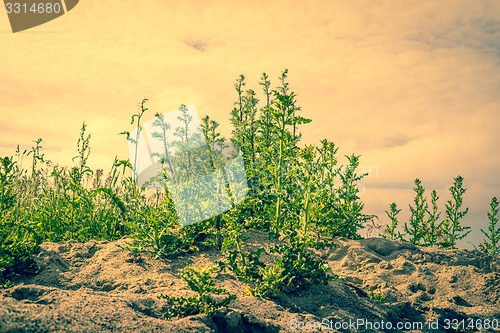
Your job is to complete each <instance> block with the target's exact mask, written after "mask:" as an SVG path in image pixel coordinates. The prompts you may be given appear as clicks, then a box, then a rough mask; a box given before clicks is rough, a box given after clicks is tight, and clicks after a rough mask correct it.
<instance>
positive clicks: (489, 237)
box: [481, 197, 500, 256]
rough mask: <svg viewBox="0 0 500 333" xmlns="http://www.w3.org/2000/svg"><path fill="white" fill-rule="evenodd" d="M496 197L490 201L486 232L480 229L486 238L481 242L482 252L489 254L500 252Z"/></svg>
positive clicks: (499, 227) (499, 228)
mask: <svg viewBox="0 0 500 333" xmlns="http://www.w3.org/2000/svg"><path fill="white" fill-rule="evenodd" d="M498 204H499V202H498V199H497V198H496V197H493V198H492V199H491V202H490V208H491V211H490V212H488V213H487V216H488V220H489V221H490V224H489V225H488V232H485V231H484V230H483V229H481V232H482V233H483V234H484V236H485V237H486V239H485V240H484V241H483V243H482V244H481V248H482V249H483V250H484V252H486V253H488V254H491V255H494V256H496V255H499V254H500V246H499V245H500V244H499V243H500V226H498V227H497V223H498Z"/></svg>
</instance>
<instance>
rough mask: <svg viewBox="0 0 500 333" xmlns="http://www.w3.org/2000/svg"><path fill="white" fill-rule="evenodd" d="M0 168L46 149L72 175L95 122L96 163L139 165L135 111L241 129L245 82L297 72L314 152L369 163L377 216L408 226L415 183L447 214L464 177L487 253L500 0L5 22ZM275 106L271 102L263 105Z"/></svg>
mask: <svg viewBox="0 0 500 333" xmlns="http://www.w3.org/2000/svg"><path fill="white" fill-rule="evenodd" d="M0 60H1V63H2V66H1V67H0V119H1V120H0V156H12V155H13V154H14V151H15V149H16V147H17V145H18V144H19V145H20V147H21V149H28V148H29V147H31V144H32V141H33V140H35V139H37V138H39V137H40V138H43V140H44V144H43V147H44V152H45V156H46V157H47V158H49V159H51V160H52V161H54V162H56V163H57V162H58V163H60V164H69V163H71V157H73V156H75V155H76V141H77V139H78V134H79V129H80V127H81V125H82V122H83V121H85V122H86V123H87V124H88V130H89V131H90V132H91V133H92V141H91V148H92V152H91V157H90V160H89V162H90V163H89V164H90V165H91V166H92V167H94V168H96V167H100V168H105V169H109V166H110V164H111V162H112V160H113V158H114V156H115V155H118V157H119V158H122V159H126V158H127V157H128V149H127V143H126V141H125V140H124V138H123V136H118V135H117V134H118V133H119V132H122V131H124V130H130V129H131V127H130V117H131V115H132V114H133V113H135V112H136V111H137V109H138V108H137V103H138V102H140V101H141V100H142V99H143V98H144V97H147V98H149V102H148V103H147V106H148V107H149V116H145V117H146V119H147V117H152V116H153V115H154V113H155V112H160V113H163V112H167V111H170V110H173V109H176V108H177V107H178V106H179V105H180V104H181V103H184V104H187V105H189V104H196V107H197V109H198V112H199V114H200V116H204V115H210V117H211V118H213V119H216V120H218V121H219V122H220V123H221V127H222V132H223V134H224V135H225V136H226V138H227V137H228V136H229V133H230V131H231V127H230V123H229V113H230V110H231V108H232V106H233V102H234V101H235V99H236V92H235V91H234V83H235V80H236V78H237V77H238V76H239V75H240V74H244V75H245V76H246V78H247V79H246V82H247V88H253V89H255V90H258V89H259V86H258V84H257V82H258V80H259V78H260V76H261V74H262V72H266V73H267V74H268V75H269V76H270V77H271V79H272V83H273V86H275V85H276V84H277V83H278V80H277V77H278V76H279V74H280V73H281V71H282V70H283V69H285V68H288V70H289V82H290V88H291V89H292V90H293V91H294V92H296V93H297V94H298V98H297V99H298V104H299V105H300V106H301V107H302V115H303V116H304V117H307V118H311V119H312V120H313V121H312V122H311V123H310V124H307V125H303V126H302V129H301V132H302V134H303V142H304V143H308V144H309V143H314V144H319V140H320V139H323V138H327V139H328V140H330V141H333V142H335V143H336V144H337V145H338V146H339V147H340V150H339V157H341V158H340V160H341V162H342V163H345V158H343V157H342V156H343V155H346V154H348V155H350V154H352V153H354V154H356V155H362V157H361V166H362V167H363V168H365V170H366V171H368V170H371V173H370V175H369V177H367V178H365V179H364V180H363V182H362V185H363V186H364V190H363V192H362V195H361V198H362V200H363V202H364V203H365V208H366V210H365V212H366V213H373V214H377V215H378V216H380V217H382V221H383V222H388V218H387V217H386V216H385V214H384V210H386V209H388V206H389V204H390V203H391V202H393V201H396V202H397V203H398V205H399V206H400V207H401V208H403V212H402V214H401V217H402V219H403V220H404V219H405V218H406V219H407V217H408V216H409V208H408V204H410V203H411V200H412V198H413V194H414V193H413V191H412V187H413V180H414V179H415V178H417V177H418V178H420V179H421V180H422V182H423V185H424V187H426V189H427V192H430V191H431V190H432V189H436V190H437V191H438V194H439V195H440V197H441V199H440V202H439V205H440V208H441V211H443V214H442V216H444V214H445V213H444V202H445V200H448V199H450V194H449V191H448V188H449V187H450V186H451V185H452V183H453V177H456V176H458V175H461V176H463V177H464V179H465V180H464V186H465V187H466V188H467V189H468V190H467V192H466V194H465V197H464V200H465V202H464V203H465V205H466V206H467V207H470V212H469V214H468V215H467V217H466V218H464V220H463V222H462V223H463V224H464V225H467V226H471V227H472V228H473V231H472V233H471V234H470V235H469V237H467V238H466V239H465V241H462V242H461V243H459V244H460V245H461V246H463V247H467V248H470V247H471V245H470V244H468V243H467V242H471V243H475V244H477V243H478V242H479V241H480V240H481V239H482V234H481V232H480V229H481V228H483V229H485V228H486V227H487V219H486V211H487V210H488V209H489V201H490V200H491V198H492V197H493V196H497V197H500V157H499V155H500V154H499V151H500V149H499V143H500V130H499V124H500V122H499V120H500V2H499V1H495V0H492V1H458V0H450V1H432V0H428V1H422V0H418V1H398V0H393V1H373V0H367V1H327V0H324V1H310V0H308V1H271V0H268V1H246V2H239V1H234V0H232V1H201V0H199V1H195V0H190V1H160V0H156V1H128V0H123V1H111V0H82V1H80V3H79V4H78V5H77V6H76V7H75V8H74V9H73V10H71V11H70V12H68V13H67V14H66V15H64V16H62V17H60V18H58V19H55V20H53V21H51V22H48V23H46V24H44V25H41V26H38V27H35V28H33V29H30V30H26V31H23V32H19V33H15V34H13V33H12V31H11V28H10V25H9V21H8V17H7V14H6V12H3V13H0ZM260 96H262V95H260Z"/></svg>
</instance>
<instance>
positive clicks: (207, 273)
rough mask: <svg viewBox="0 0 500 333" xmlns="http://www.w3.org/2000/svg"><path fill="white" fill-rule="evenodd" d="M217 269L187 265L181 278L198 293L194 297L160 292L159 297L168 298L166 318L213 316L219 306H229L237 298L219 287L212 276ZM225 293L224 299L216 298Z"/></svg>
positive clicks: (182, 271)
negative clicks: (200, 314) (215, 296)
mask: <svg viewBox="0 0 500 333" xmlns="http://www.w3.org/2000/svg"><path fill="white" fill-rule="evenodd" d="M216 270H217V268H216V267H210V268H205V269H203V268H199V267H198V268H197V269H194V268H192V267H186V268H184V269H183V270H181V272H180V275H181V278H182V279H183V280H184V281H185V282H186V283H187V285H188V288H189V289H190V290H192V291H194V292H196V293H197V295H196V296H192V297H183V296H181V297H174V296H167V295H163V294H160V295H159V296H158V298H160V299H166V300H167V302H168V307H167V309H166V311H165V313H164V316H165V318H166V319H171V318H174V317H179V318H182V317H186V316H191V315H196V314H199V313H204V314H206V315H209V316H213V315H214V313H215V311H216V310H217V309H219V308H222V307H225V306H227V305H228V304H229V303H230V302H231V301H232V300H234V299H235V298H236V296H235V295H232V294H230V293H229V292H227V290H225V289H224V288H220V287H217V286H216V285H215V282H214V280H213V278H212V276H211V274H212V273H214V272H215V271H216ZM220 294H225V295H227V297H225V298H224V299H223V300H216V299H215V298H213V296H214V295H220Z"/></svg>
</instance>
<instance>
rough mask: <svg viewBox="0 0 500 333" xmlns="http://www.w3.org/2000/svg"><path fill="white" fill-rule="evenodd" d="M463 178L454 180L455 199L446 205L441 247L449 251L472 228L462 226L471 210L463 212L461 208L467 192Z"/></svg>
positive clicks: (452, 192)
mask: <svg viewBox="0 0 500 333" xmlns="http://www.w3.org/2000/svg"><path fill="white" fill-rule="evenodd" d="M462 184H463V177H461V176H458V177H456V178H454V184H453V185H452V186H451V187H450V192H451V195H452V197H453V200H448V201H447V203H446V204H445V206H446V219H445V221H444V222H443V224H442V229H443V233H444V234H443V241H442V242H441V243H440V246H442V247H444V248H447V249H455V248H456V247H455V246H456V244H457V240H460V239H463V238H464V237H466V236H467V235H468V234H469V233H470V232H471V230H469V229H471V228H470V227H463V226H461V225H460V221H459V220H460V219H461V218H463V217H464V216H465V215H466V214H467V212H468V211H469V208H466V209H465V210H463V211H461V210H460V209H461V207H462V204H463V195H464V193H465V191H466V189H464V188H463V187H462Z"/></svg>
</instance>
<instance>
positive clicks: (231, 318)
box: [0, 231, 500, 332]
mask: <svg viewBox="0 0 500 333" xmlns="http://www.w3.org/2000/svg"><path fill="white" fill-rule="evenodd" d="M248 235H249V236H250V237H251V238H250V239H249V240H248V241H247V244H248V246H247V248H248V249H250V248H257V247H262V246H266V244H268V241H267V239H268V238H267V235H266V234H264V233H259V232H254V231H253V232H249V233H248ZM126 241H130V240H127V239H121V240H118V241H115V242H105V241H104V242H98V241H90V242H87V243H78V242H75V241H69V242H66V243H62V244H57V243H43V244H42V245H41V251H40V253H39V254H38V255H37V257H36V262H37V264H38V266H39V273H38V274H37V275H35V276H32V277H22V278H18V279H16V280H14V281H13V282H14V283H15V286H14V287H13V288H9V289H7V290H3V291H0V332H297V331H298V330H297V329H294V328H296V327H298V326H296V325H298V324H299V323H303V324H304V325H306V323H307V322H310V323H314V322H321V321H328V323H329V324H330V325H332V324H333V325H335V323H336V324H337V325H340V324H344V325H346V324H348V323H349V320H351V322H357V321H359V320H365V321H370V322H371V323H372V324H373V325H379V326H381V325H385V326H383V327H387V325H388V323H389V322H390V323H391V324H393V325H394V326H395V325H396V324H397V323H398V322H402V323H407V325H408V323H410V324H414V325H418V323H424V328H423V329H417V328H416V329H408V330H397V329H392V330H384V329H381V328H380V329H372V330H369V329H366V328H365V327H359V328H358V329H353V326H351V327H350V328H347V329H339V330H327V329H326V327H325V326H324V325H323V329H322V330H321V329H318V328H316V329H310V330H306V329H304V330H303V331H305V332H319V331H326V332H383V331H390V332H403V331H404V332H455V331H456V332H459V331H460V330H453V329H449V330H446V329H445V328H444V327H443V326H442V325H444V324H445V323H446V321H447V320H450V321H451V320H454V319H456V320H458V321H461V320H464V321H465V323H466V324H469V323H471V322H472V321H473V320H474V322H475V323H477V322H478V321H477V320H479V319H481V320H483V321H484V320H498V321H500V279H499V278H500V265H499V260H498V259H497V258H494V257H491V256H487V255H485V254H482V253H480V252H478V251H467V250H439V249H434V248H422V247H416V246H413V245H410V244H407V243H403V242H399V241H390V240H385V239H382V238H368V239H362V240H359V241H355V240H348V239H344V238H338V239H337V243H338V244H339V246H338V247H336V248H333V249H329V250H322V251H314V252H315V254H316V255H318V256H320V257H322V258H323V259H325V260H326V261H327V262H328V264H329V265H330V267H331V269H332V271H333V272H335V273H336V274H338V275H340V276H341V277H342V278H341V279H337V280H335V281H331V282H330V283H329V284H328V285H327V286H323V285H317V286H313V287H312V288H310V289H308V290H304V291H299V292H297V293H294V294H288V295H286V296H283V297H281V298H278V299H274V300H272V301H271V300H263V299H259V298H256V297H253V296H249V295H248V294H246V293H245V291H244V286H245V285H244V283H241V282H240V281H238V280H237V279H236V278H235V277H234V276H233V275H232V274H230V273H228V272H226V273H218V274H217V275H216V277H215V281H216V282H217V284H218V285H220V286H223V287H225V288H226V289H227V290H228V291H230V292H231V293H232V294H235V295H237V299H236V300H234V301H233V302H231V303H230V305H229V307H228V308H227V309H224V310H222V311H220V313H219V316H218V317H217V318H218V319H216V320H215V321H212V320H211V319H209V318H208V317H207V316H205V315H197V316H191V317H187V318H183V319H172V320H170V321H167V320H164V319H162V311H163V309H164V308H165V306H166V304H165V300H163V299H158V297H157V295H159V294H168V295H171V296H180V295H184V296H188V295H193V293H192V292H190V291H189V290H188V288H187V285H186V284H185V283H184V282H183V280H182V279H180V277H179V269H181V268H183V267H186V266H191V267H196V266H197V265H198V266H200V267H207V266H211V265H213V264H214V263H215V261H216V260H218V259H220V258H222V256H221V254H220V253H218V252H216V251H210V252H207V253H196V254H192V255H186V256H183V257H180V258H177V259H174V260H171V261H167V260H165V261H160V260H154V259H152V258H151V256H150V255H149V254H147V253H141V254H134V253H132V252H130V251H127V250H123V249H121V248H119V247H118V246H117V245H122V246H123V245H125V242H126ZM266 259H267V260H270V259H272V258H269V257H267V258H266ZM371 290H374V295H379V294H380V295H386V296H387V298H386V300H385V302H383V303H381V302H378V301H377V300H375V299H374V298H373V297H372V296H371V295H370V291H371ZM436 320H439V323H440V324H441V327H440V328H439V329H428V328H427V326H426V325H425V323H428V322H429V321H433V322H435V321H436ZM499 325H500V324H499ZM337 327H338V326H337ZM375 327H377V326H375ZM479 331H482V332H487V331H488V332H491V331H493V330H492V329H489V330H484V329H483V330H479V329H474V330H469V331H468V332H479Z"/></svg>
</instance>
